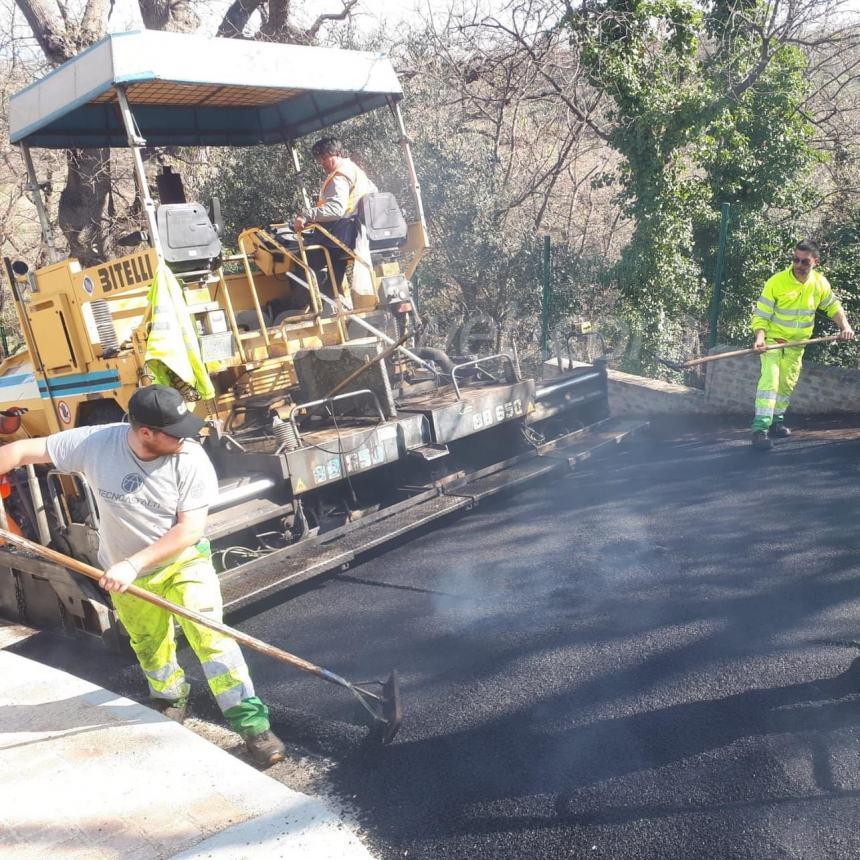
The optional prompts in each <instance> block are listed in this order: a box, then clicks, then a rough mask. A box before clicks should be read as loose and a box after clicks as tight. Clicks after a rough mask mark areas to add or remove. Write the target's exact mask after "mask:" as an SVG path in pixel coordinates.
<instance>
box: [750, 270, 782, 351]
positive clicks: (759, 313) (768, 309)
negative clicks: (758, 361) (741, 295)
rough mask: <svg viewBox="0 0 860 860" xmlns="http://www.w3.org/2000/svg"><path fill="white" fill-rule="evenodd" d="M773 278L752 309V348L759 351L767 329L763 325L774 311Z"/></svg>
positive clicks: (771, 316)
mask: <svg viewBox="0 0 860 860" xmlns="http://www.w3.org/2000/svg"><path fill="white" fill-rule="evenodd" d="M773 280H774V279H773V278H771V279H770V280H769V281H768V282H767V283H766V284H765V285H764V289H763V290H762V291H761V295H760V296H759V297H758V301H757V302H756V305H755V310H754V311H753V316H752V321H751V324H750V327H751V328H752V330H753V332H754V333H755V343H754V344H753V348H754V349H757V350H759V351H760V352H761V351H763V350H764V348H765V337H766V333H767V329H766V328H765V326H766V325H767V323H769V322H770V321H771V320H772V319H773V314H774V311H775V310H776V299H775V297H774V295H773Z"/></svg>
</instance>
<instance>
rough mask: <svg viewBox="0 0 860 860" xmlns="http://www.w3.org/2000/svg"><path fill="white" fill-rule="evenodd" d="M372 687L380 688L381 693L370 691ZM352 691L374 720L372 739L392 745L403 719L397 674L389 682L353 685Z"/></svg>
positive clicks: (368, 682)
mask: <svg viewBox="0 0 860 860" xmlns="http://www.w3.org/2000/svg"><path fill="white" fill-rule="evenodd" d="M370 685H375V686H378V687H379V688H380V692H379V693H374V692H373V691H371V690H368V689H367V687H368V686H370ZM351 689H352V692H353V693H355V696H356V698H357V699H358V701H359V702H360V703H361V705H362V707H363V708H364V710H365V711H366V712H367V713H368V714H369V715H370V716H371V718H372V720H373V722H372V723H371V725H370V735H369V737H370V739H371V740H373V741H377V742H378V743H381V744H390V743H391V741H393V740H394V736H395V735H396V734H397V731H398V729H399V728H400V722H401V720H402V719H403V709H402V707H401V704H400V681H399V680H398V678H397V672H392V673H391V675H389V677H388V680H387V681H363V682H362V683H360V684H352V685H351Z"/></svg>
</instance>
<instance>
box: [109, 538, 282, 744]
mask: <svg viewBox="0 0 860 860" xmlns="http://www.w3.org/2000/svg"><path fill="white" fill-rule="evenodd" d="M134 584H135V585H137V586H138V587H140V588H144V589H146V590H147V591H151V592H152V593H153V594H157V595H159V596H160V597H163V598H165V599H166V600H169V601H171V602H172V603H178V604H180V605H181V606H184V607H185V608H186V609H191V610H193V611H194V612H198V613H200V614H201V615H205V616H207V617H208V618H212V619H214V620H216V621H221V619H222V616H223V604H222V601H221V588H220V587H219V584H218V576H217V575H216V573H215V569H214V568H213V567H212V558H211V556H210V554H209V542H208V541H206V540H204V541H201V542H200V543H199V544H197V546H196V547H191V548H190V549H188V550H186V551H185V552H184V553H183V554H182V555H181V556H180V557H179V559H178V560H177V561H176V562H174V563H173V564H170V565H167V567H164V568H161V569H160V570H157V571H155V572H154V573H151V574H148V575H147V576H142V577H139V578H138V579H136V580H135V582H134ZM112 597H113V604H114V608H115V609H116V613H117V615H118V616H119V620H120V621H121V622H122V624H123V626H124V627H125V629H126V630H127V631H128V635H129V638H130V639H131V647H132V648H133V649H134V653H135V654H136V655H137V659H138V662H139V663H140V667H141V669H143V673H144V675H145V676H146V680H147V681H148V682H149V690H150V694H151V696H152V697H153V698H155V699H165V700H167V701H171V702H175V701H181V700H183V699H187V697H188V693H189V690H190V686H189V684H188V682H187V681H186V680H185V672H184V671H183V670H182V667H181V666H180V665H179V663H178V662H177V660H176V637H175V632H174V630H175V628H174V617H173V616H172V615H171V614H170V613H169V612H167V611H165V610H164V609H161V608H160V607H158V606H153V605H152V604H151V603H146V602H145V601H143V600H140V599H138V598H137V597H133V596H131V595H129V594H119V593H114V594H112ZM176 620H177V621H178V622H179V624H180V626H181V627H182V632H183V633H184V634H185V638H186V639H187V640H188V644H189V645H190V646H191V648H192V650H193V651H194V653H195V654H196V655H197V658H198V659H199V660H200V664H201V665H202V667H203V673H204V675H205V676H206V680H207V681H208V682H209V689H210V690H211V691H212V695H213V696H214V697H215V701H216V702H217V703H218V707H219V708H221V711H222V712H223V713H224V716H225V717H226V718H227V720H228V722H229V723H230V725H231V727H232V728H233V729H235V730H236V731H238V732H240V733H242V734H248V733H250V734H258V733H259V732H263V731H266V730H268V728H269V719H268V714H269V712H268V708H266V706H265V705H264V704H263V703H262V702H261V701H260V700H259V699H258V698H257V697H256V696H255V694H254V685H253V683H252V681H251V676H250V674H249V673H248V666H247V665H246V663H245V658H244V657H243V656H242V652H241V651H240V650H239V646H238V645H237V644H236V642H235V640H234V639H231V638H230V637H229V636H225V635H224V634H223V633H218V632H217V631H215V630H210V629H209V628H208V627H202V626H201V625H199V624H195V623H194V622H193V621H189V620H187V619H185V618H178V617H177V618H176Z"/></svg>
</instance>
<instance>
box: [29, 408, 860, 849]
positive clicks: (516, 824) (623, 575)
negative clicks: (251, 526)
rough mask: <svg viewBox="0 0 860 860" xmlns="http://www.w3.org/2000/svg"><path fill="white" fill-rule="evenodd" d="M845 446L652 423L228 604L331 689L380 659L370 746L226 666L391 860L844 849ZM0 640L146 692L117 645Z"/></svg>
mask: <svg viewBox="0 0 860 860" xmlns="http://www.w3.org/2000/svg"><path fill="white" fill-rule="evenodd" d="M858 454H860V432H855V431H853V429H852V428H851V427H850V426H849V427H847V428H843V430H841V431H838V432H834V431H833V430H831V429H828V428H827V425H826V424H820V425H812V426H809V427H807V428H806V429H804V430H803V431H801V432H799V433H796V434H795V435H794V436H793V437H792V438H791V439H788V440H785V441H784V442H782V443H781V444H779V446H778V448H777V449H776V450H775V451H774V452H772V453H770V454H760V453H754V452H752V451H751V450H750V448H749V444H748V434H747V433H746V432H741V431H738V430H732V429H730V428H726V427H718V426H713V425H710V424H707V423H702V424H699V425H698V426H696V425H690V426H687V427H683V428H682V427H674V428H669V432H667V433H662V434H661V438H660V439H659V440H658V441H656V442H655V443H654V444H652V445H648V444H639V445H634V446H632V447H631V448H630V449H627V450H620V451H618V452H617V453H616V455H615V456H613V457H612V458H611V459H609V460H606V461H605V462H602V463H591V464H589V465H588V466H587V467H586V468H585V469H583V470H581V471H579V472H577V473H575V474H574V475H573V476H572V477H570V478H565V479H562V480H557V481H554V482H545V483H541V484H539V485H535V486H532V487H530V488H529V489H527V490H525V491H523V492H520V493H519V494H517V495H511V496H508V497H505V498H503V499H497V500H495V501H493V502H492V503H490V504H487V505H485V506H482V507H480V508H479V509H478V510H476V511H474V512H473V513H471V514H469V515H467V516H464V517H461V518H459V519H456V520H454V521H453V522H450V523H448V524H446V525H445V527H444V528H439V529H436V530H434V531H432V532H429V533H426V534H424V535H422V536H420V537H418V538H417V539H415V540H413V541H411V542H409V543H404V544H402V545H400V546H398V547H396V548H394V549H392V550H390V551H388V552H387V553H385V554H383V555H380V556H378V557H376V558H374V559H372V560H369V561H367V562H365V563H364V564H362V565H358V566H356V567H355V568H353V569H352V570H350V571H347V572H346V573H344V574H341V575H339V576H338V577H335V578H332V579H329V580H327V581H325V582H322V583H316V584H314V585H312V586H309V587H307V588H305V589H304V590H303V591H302V592H301V593H300V594H298V595H296V596H294V597H293V598H292V599H291V600H289V601H288V602H282V603H280V604H277V605H269V606H267V607H264V608H263V611H261V612H259V614H256V615H251V614H250V613H247V612H246V613H245V615H243V616H242V617H241V618H239V619H238V624H239V626H240V627H241V628H242V629H243V630H245V631H246V632H248V633H251V634H253V635H255V636H258V637H260V638H263V639H266V640H267V641H270V642H273V643H274V644H276V645H279V646H281V647H283V648H286V649H288V650H290V651H293V652H294V653H297V654H300V655H302V656H304V657H306V658H308V659H310V660H313V661H315V662H318V663H320V664H322V665H324V666H326V667H328V668H330V669H332V670H334V671H336V672H338V673H339V674H341V675H344V676H346V677H348V678H351V679H353V680H363V679H365V678H368V677H384V676H385V675H387V673H388V672H389V671H390V670H391V669H392V668H395V667H396V668H397V669H398V670H399V672H400V677H401V683H402V692H403V700H404V709H405V716H404V721H403V727H402V729H401V731H400V734H399V735H398V737H397V738H396V740H395V742H394V743H393V744H391V745H390V746H388V747H385V748H379V747H375V746H372V745H370V744H368V743H367V742H366V741H365V739H364V738H365V731H364V729H363V728H362V727H361V726H360V722H359V720H358V711H357V710H356V706H354V705H353V704H352V703H351V702H350V701H349V695H348V694H346V693H344V691H342V690H340V689H337V688H334V687H330V686H328V685H326V684H323V683H321V682H320V681H319V680H316V679H313V678H310V677H309V676H304V675H301V674H299V673H297V672H296V671H294V670H291V669H289V668H287V667H285V666H283V665H281V664H279V663H275V662H274V661H271V660H269V659H267V658H265V657H263V656H262V655H259V654H254V653H249V654H248V657H249V663H250V664H251V666H252V671H253V674H254V677H255V680H256V683H257V686H258V690H259V693H260V695H261V696H262V697H264V698H265V699H266V701H268V702H269V703H270V704H271V707H272V714H273V718H274V726H275V729H276V730H277V731H278V732H279V733H281V734H282V735H284V736H285V737H286V738H288V739H290V740H293V741H294V742H297V743H301V744H303V745H305V746H306V747H307V748H309V749H311V750H315V751H318V752H322V753H325V754H326V755H327V756H330V757H331V758H333V759H334V760H335V761H336V765H335V767H334V769H333V771H332V773H331V774H330V776H331V778H332V780H333V781H334V784H335V787H336V789H337V790H338V791H339V792H341V793H342V794H343V795H344V796H345V797H347V798H350V799H352V802H353V803H354V804H355V805H356V806H357V807H358V809H359V810H360V813H361V817H362V822H363V824H364V826H365V828H366V830H367V833H368V836H369V839H370V844H371V847H372V849H373V850H374V851H375V852H377V853H378V854H379V855H380V856H381V857H384V858H391V860H393V858H404V857H408V858H434V860H435V858H463V860H465V859H466V858H469V860H478V858H568V857H571V858H573V857H587V858H692V857H732V858H734V857H738V858H741V857H743V858H747V857H748V858H756V860H761V858H825V857H827V858H829V857H834V858H855V857H858V856H860V661H858V664H857V666H856V667H855V666H854V664H853V661H854V660H855V659H856V658H858V657H860V644H858V645H857V646H854V645H852V644H851V642H852V640H855V639H858V640H860V576H858V572H860V571H858V569H857V567H856V565H857V553H856V547H857V527H856V524H857V519H858V501H860V485H858V476H860V464H858ZM16 650H18V651H19V652H20V653H24V654H26V655H27V656H31V657H35V658H37V659H45V660H48V661H50V662H53V663H54V664H55V665H60V666H62V667H63V668H69V669H71V670H72V671H75V672H77V673H78V674H81V675H84V676H86V677H90V678H91V679H92V680H95V681H97V682H98V683H101V684H103V685H104V686H106V687H108V688H110V689H113V690H116V691H118V692H121V693H125V694H127V695H131V696H133V697H137V698H141V697H143V696H144V695H145V691H144V689H143V684H142V681H141V680H140V677H139V675H138V673H137V670H136V669H135V668H134V667H133V666H132V665H130V664H129V663H128V661H124V660H122V659H120V658H117V657H106V656H103V655H100V654H98V653H96V652H93V651H92V649H84V648H82V646H79V645H75V644H72V643H70V642H68V641H65V640H63V641H60V640H58V639H57V638H56V637H47V636H39V637H34V638H33V639H30V640H28V641H27V642H24V643H21V644H20V645H18V646H16ZM189 656H190V655H189V653H188V652H186V653H184V655H183V657H184V662H185V663H186V665H189V666H190V665H192V660H191V659H189ZM192 675H193V676H194V677H195V678H197V679H198V681H199V679H200V672H199V668H197V667H195V668H194V669H193V671H192ZM201 686H202V684H201V683H198V687H201ZM194 708H195V709H196V710H197V712H198V713H201V714H203V715H205V716H212V717H214V716H215V714H214V706H213V705H212V703H211V701H210V700H209V699H208V697H207V694H206V693H205V692H202V691H200V692H198V693H197V695H196V698H195V699H194Z"/></svg>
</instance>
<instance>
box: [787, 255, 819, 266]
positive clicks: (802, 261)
mask: <svg viewBox="0 0 860 860" xmlns="http://www.w3.org/2000/svg"><path fill="white" fill-rule="evenodd" d="M791 262H792V263H795V264H796V265H798V266H811V265H812V264H813V263H814V262H815V259H814V258H813V257H792V258H791Z"/></svg>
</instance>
